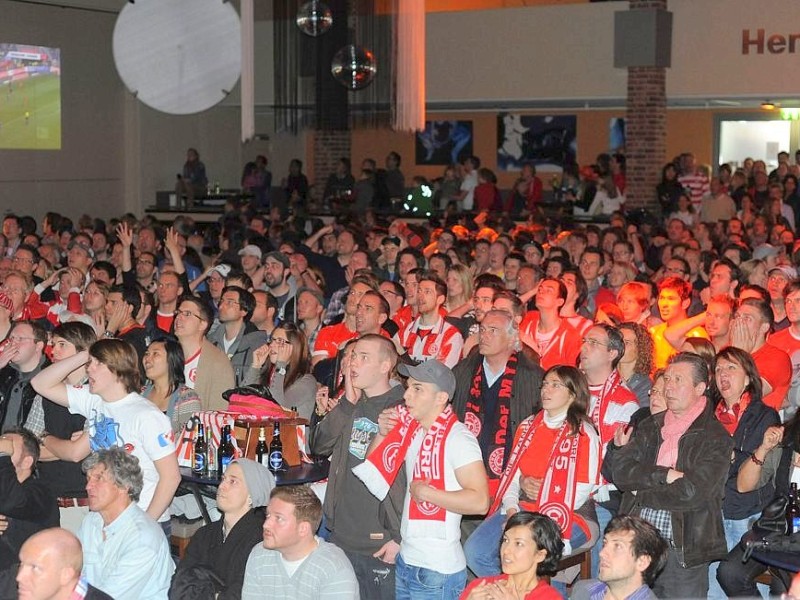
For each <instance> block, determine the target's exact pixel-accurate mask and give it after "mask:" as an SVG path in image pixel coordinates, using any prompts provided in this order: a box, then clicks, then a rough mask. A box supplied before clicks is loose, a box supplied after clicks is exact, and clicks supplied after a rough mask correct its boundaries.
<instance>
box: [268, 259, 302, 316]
mask: <svg viewBox="0 0 800 600" xmlns="http://www.w3.org/2000/svg"><path fill="white" fill-rule="evenodd" d="M290 266H291V264H290V262H289V258H288V257H287V256H286V255H285V254H284V253H283V252H278V251H277V250H273V251H272V252H268V253H267V255H266V256H265V257H264V283H265V284H266V286H267V291H268V292H269V293H270V294H272V295H273V296H274V297H275V300H277V302H278V310H277V311H276V312H275V321H276V322H278V321H284V320H285V321H297V308H296V306H295V303H296V298H295V294H296V293H297V290H296V289H295V287H294V285H292V284H291V283H289V274H290V271H289V267H290Z"/></svg>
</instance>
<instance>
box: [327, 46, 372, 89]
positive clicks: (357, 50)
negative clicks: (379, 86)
mask: <svg viewBox="0 0 800 600" xmlns="http://www.w3.org/2000/svg"><path fill="white" fill-rule="evenodd" d="M377 72H378V66H377V64H376V62H375V55H374V54H373V53H372V51H370V50H367V49H366V48H362V47H361V46H355V45H353V44H350V45H349V46H345V47H344V48H342V49H341V50H339V51H338V52H337V53H336V54H335V55H334V57H333V61H332V62H331V75H333V78H334V79H335V80H336V81H338V82H339V83H341V84H342V85H343V86H344V87H346V88H347V89H348V90H360V89H363V88H365V87H367V86H368V85H369V84H370V83H372V80H373V79H374V78H375V73H377Z"/></svg>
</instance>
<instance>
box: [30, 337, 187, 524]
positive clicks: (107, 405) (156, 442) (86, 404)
mask: <svg viewBox="0 0 800 600" xmlns="http://www.w3.org/2000/svg"><path fill="white" fill-rule="evenodd" d="M87 362H88V366H87V369H86V372H87V375H88V377H89V387H88V389H87V388H86V387H85V386H72V385H67V384H65V383H64V380H65V378H66V377H67V375H69V374H70V373H71V372H72V371H74V370H75V369H77V368H79V367H81V366H83V365H84V364H86V363H87ZM31 385H33V388H34V389H35V390H36V391H37V392H38V393H39V394H41V395H42V396H43V397H45V398H47V399H49V400H51V401H53V402H55V403H56V404H60V405H61V406H66V407H67V408H68V409H69V411H70V412H71V413H73V414H80V415H83V416H84V417H86V420H87V422H88V430H87V431H85V432H84V433H83V435H81V437H79V438H77V439H75V440H61V439H57V438H55V437H53V436H48V435H47V433H45V434H43V435H42V436H41V440H42V445H43V446H44V447H45V448H46V449H47V450H48V451H50V452H51V453H52V454H53V455H55V456H56V457H57V458H59V459H61V460H70V461H73V462H79V461H81V460H83V459H84V458H86V457H87V456H89V454H90V453H91V452H96V451H97V450H102V449H108V448H124V449H125V451H126V452H127V453H128V454H131V455H133V456H135V457H136V458H138V459H139V465H140V467H141V469H142V474H143V477H144V487H143V488H142V492H141V495H140V498H139V502H138V504H139V506H140V507H141V509H142V510H145V511H147V513H148V514H149V515H150V516H151V517H152V518H153V519H155V520H157V521H169V513H168V512H167V508H168V507H169V505H170V502H171V501H172V497H173V495H174V494H175V490H176V489H177V488H178V484H179V483H180V480H181V476H180V472H179V471H178V460H177V457H176V456H175V445H174V443H173V435H172V426H171V424H170V421H169V419H168V418H167V417H166V415H164V413H162V412H161V411H160V410H159V409H158V407H156V405H155V404H153V403H152V402H150V401H149V400H147V399H146V398H144V397H143V396H141V395H140V394H139V393H138V392H137V390H139V389H140V388H141V385H140V382H139V368H138V357H137V355H136V351H135V350H134V349H133V346H131V345H130V344H128V343H127V342H123V341H122V340H118V339H105V340H100V341H98V342H95V343H94V344H92V346H91V347H90V348H89V350H88V352H87V351H83V352H79V353H78V354H76V355H75V356H71V357H69V358H66V359H64V360H62V361H59V362H57V363H55V364H53V365H51V366H49V367H48V368H46V369H44V370H43V371H41V372H40V373H39V374H38V375H37V376H36V377H34V378H33V379H32V380H31Z"/></svg>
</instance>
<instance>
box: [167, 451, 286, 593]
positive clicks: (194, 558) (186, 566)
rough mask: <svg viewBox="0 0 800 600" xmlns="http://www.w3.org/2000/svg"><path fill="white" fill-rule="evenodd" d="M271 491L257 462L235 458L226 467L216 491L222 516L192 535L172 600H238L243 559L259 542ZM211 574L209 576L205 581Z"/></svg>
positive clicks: (268, 479) (269, 479) (270, 479)
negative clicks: (201, 584)
mask: <svg viewBox="0 0 800 600" xmlns="http://www.w3.org/2000/svg"><path fill="white" fill-rule="evenodd" d="M274 487H275V478H274V477H273V475H272V473H270V472H269V469H267V468H266V467H264V466H263V465H260V464H259V463H257V462H256V461H254V460H250V459H247V458H237V459H236V460H234V461H233V462H232V463H231V464H230V466H229V467H228V469H227V470H226V471H225V474H224V475H223V476H222V480H221V481H220V483H219V488H218V489H217V508H218V509H219V511H220V512H221V513H223V515H224V516H223V518H222V519H219V520H218V521H214V522H213V523H210V524H208V525H206V526H204V527H201V528H200V529H198V530H197V531H196V532H195V534H194V535H193V536H192V540H191V541H190V542H189V545H188V546H187V548H186V554H185V556H184V557H183V558H182V559H181V561H180V562H179V563H178V568H177V569H176V571H175V575H174V577H173V579H172V585H171V586H170V593H169V597H170V598H171V599H172V600H181V599H183V598H186V599H187V600H189V599H191V600H203V599H204V598H215V597H216V598H217V600H232V599H234V598H236V599H238V598H241V595H242V584H243V582H244V570H245V567H246V566H247V557H248V556H249V555H250V550H252V549H253V546H255V545H256V544H258V543H260V542H261V541H262V535H263V534H262V531H261V528H262V526H263V525H264V508H263V507H265V506H266V505H267V504H268V502H269V495H270V494H271V493H272V490H273V488H274ZM209 571H210V572H211V574H212V577H210V578H209V577H207V576H205V577H204V576H203V575H204V574H206V573H208V572H209ZM214 580H216V581H215V583H214V584H211V583H209V586H208V587H207V588H206V590H207V591H208V592H209V593H208V594H207V595H206V594H203V593H202V592H201V590H200V589H199V588H198V584H199V582H202V581H208V582H210V581H214ZM211 585H213V588H214V589H213V591H211V589H210V588H211ZM204 591H205V590H204ZM215 593H216V594H218V595H217V596H214V594H215Z"/></svg>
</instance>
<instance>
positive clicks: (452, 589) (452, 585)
mask: <svg viewBox="0 0 800 600" xmlns="http://www.w3.org/2000/svg"><path fill="white" fill-rule="evenodd" d="M395 578H396V584H397V585H396V588H395V592H396V596H395V597H396V599H397V600H458V598H459V596H461V592H463V591H464V588H465V587H466V585H467V570H466V569H464V570H463V571H459V572H458V573H452V574H450V575H445V574H443V573H439V572H437V571H432V570H431V569H426V568H424V567H412V566H410V565H407V564H406V563H405V561H404V560H403V557H402V556H401V555H400V554H398V555H397V565H396V566H395Z"/></svg>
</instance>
